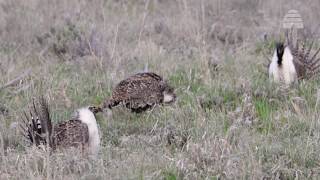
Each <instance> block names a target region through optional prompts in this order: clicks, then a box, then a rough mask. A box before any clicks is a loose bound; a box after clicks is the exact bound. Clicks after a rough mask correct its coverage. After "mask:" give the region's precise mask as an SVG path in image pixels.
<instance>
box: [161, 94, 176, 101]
mask: <svg viewBox="0 0 320 180" xmlns="http://www.w3.org/2000/svg"><path fill="white" fill-rule="evenodd" d="M173 99H174V97H173V96H172V95H171V94H167V93H164V94H163V102H164V103H170V102H172V100H173Z"/></svg>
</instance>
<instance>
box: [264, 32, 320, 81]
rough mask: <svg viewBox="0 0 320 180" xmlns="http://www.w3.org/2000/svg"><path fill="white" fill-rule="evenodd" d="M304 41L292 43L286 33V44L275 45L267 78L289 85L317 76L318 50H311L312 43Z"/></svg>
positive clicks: (318, 65) (319, 59) (290, 37)
mask: <svg viewBox="0 0 320 180" xmlns="http://www.w3.org/2000/svg"><path fill="white" fill-rule="evenodd" d="M307 44H308V42H307V41H306V40H303V41H299V40H297V41H296V42H295V43H294V42H293V38H292V35H291V36H290V35H289V33H287V42H286V44H285V43H277V44H276V49H275V51H274V54H273V57H272V61H271V63H270V65H269V77H270V78H271V79H272V80H274V81H275V82H284V83H285V84H286V85H289V84H291V83H293V82H295V81H297V80H301V79H311V78H313V77H314V76H315V75H318V74H319V67H320V64H319V61H320V58H318V57H317V55H318V54H319V51H320V48H319V49H317V50H314V49H313V44H314V41H312V42H311V43H309V44H308V45H307Z"/></svg>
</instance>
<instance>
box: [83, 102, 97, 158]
mask: <svg viewBox="0 0 320 180" xmlns="http://www.w3.org/2000/svg"><path fill="white" fill-rule="evenodd" d="M78 113H79V120H80V121H81V122H83V123H85V124H87V126H88V130H89V150H90V152H91V153H92V154H97V153H98V152H99V147H100V136H99V129H98V125H97V121H96V118H95V116H94V114H93V113H92V112H91V111H90V110H89V109H88V108H82V109H79V110H78Z"/></svg>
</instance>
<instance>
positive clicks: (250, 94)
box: [0, 0, 320, 180]
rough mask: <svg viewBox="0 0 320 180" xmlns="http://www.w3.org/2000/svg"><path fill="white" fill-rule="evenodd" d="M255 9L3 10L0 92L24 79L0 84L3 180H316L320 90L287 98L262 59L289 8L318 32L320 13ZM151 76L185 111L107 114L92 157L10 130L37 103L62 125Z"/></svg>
mask: <svg viewBox="0 0 320 180" xmlns="http://www.w3.org/2000/svg"><path fill="white" fill-rule="evenodd" d="M249 1H252V2H249ZM249 1H238V0H237V2H236V0H230V1H226V2H224V1H223V2H222V1H218V0H215V1H208V0H202V1H201V2H199V1H193V0H187V1H160V0H154V1H142V0H138V1H135V2H133V1H127V0H122V1H115V0H110V1H102V0H94V1H92V2H91V1H90V2H84V1H83V2H80V1H75V0H70V1H68V2H49V1H48V2H47V1H39V0H31V1H30V2H28V3H24V2H11V1H3V2H1V3H0V9H2V10H3V11H0V29H1V31H0V39H1V45H0V87H2V85H4V84H6V83H7V82H10V81H11V80H13V79H15V78H17V77H19V76H20V77H19V78H18V81H16V82H14V83H11V84H10V85H9V86H8V87H5V88H3V89H1V88H0V179H167V180H175V179H312V178H313V179H318V178H319V177H320V170H319V163H320V158H319V153H320V152H319V150H320V148H319V147H320V143H319V142H320V141H319V137H320V134H319V132H320V124H319V122H318V120H317V119H318V116H319V115H318V111H319V105H318V103H319V93H318V87H319V81H318V79H317V78H315V79H313V80H309V81H301V82H300V83H299V84H297V85H295V86H293V87H291V88H289V89H286V90H285V91H284V90H283V89H282V88H280V87H278V86H277V85H275V84H272V83H269V81H268V76H267V69H266V68H265V67H264V66H263V64H264V63H265V62H266V59H265V57H264V55H263V53H262V52H266V53H267V55H268V56H271V52H272V51H273V48H274V44H275V41H276V40H278V39H279V38H280V37H282V36H283V35H282V32H281V31H280V30H279V24H280V21H281V20H282V17H283V16H284V13H285V12H287V10H289V9H292V8H294V7H292V6H294V5H297V6H298V7H299V8H298V10H299V11H300V13H301V14H302V16H303V17H306V18H304V20H305V27H306V31H308V30H310V31H313V30H315V29H316V25H315V23H314V22H317V17H319V12H320V11H319V9H320V4H319V3H318V2H315V1H312V2H311V1H310V2H308V3H309V4H310V5H309V4H307V3H306V4H301V2H299V1H295V3H293V4H292V3H288V2H291V1H289V0H284V1H282V5H281V6H279V7H278V6H277V8H275V6H274V4H278V2H276V1H275V0H270V1H268V2H262V1H254V2H253V0H249ZM248 3H249V4H248ZM310 7H313V8H311V9H310ZM248 14H250V15H252V16H248ZM220 26H222V27H223V28H222V29H219V27H220ZM318 33H319V32H316V34H318ZM264 35H266V38H265V39H264V37H261V36H264ZM145 67H148V69H149V70H150V71H153V72H156V73H158V74H160V75H162V76H163V77H164V78H165V79H166V80H167V81H168V82H169V84H171V85H172V86H173V87H175V89H176V93H177V96H178V99H177V102H176V103H175V104H173V105H171V106H159V107H156V108H155V109H153V110H152V111H149V112H146V113H143V114H133V113H131V112H130V111H127V110H124V109H121V108H115V109H114V110H113V111H112V115H111V116H110V115H106V114H99V115H98V116H97V121H98V123H99V126H100V130H101V136H102V145H101V151H100V153H99V155H98V156H97V157H87V156H85V155H83V154H81V153H80V152H79V151H78V150H76V149H68V150H65V151H61V152H60V151H59V152H55V153H52V154H49V153H48V152H46V151H43V150H41V149H39V148H35V147H30V146H29V145H28V143H26V142H25V141H24V140H23V138H22V137H21V135H20V134H19V129H18V127H16V126H15V124H16V123H17V122H20V118H21V113H22V111H23V110H25V109H26V108H27V105H28V104H29V103H30V101H31V99H32V98H33V97H36V96H38V95H41V94H43V95H45V96H46V97H48V99H49V103H50V108H51V111H52V118H53V120H54V122H59V121H64V120H67V119H68V118H70V116H71V114H72V113H73V112H74V111H75V110H76V109H77V108H80V107H83V106H88V105H92V104H101V103H102V102H103V101H104V100H105V99H106V98H108V97H109V96H110V95H111V92H112V88H113V87H114V86H115V85H116V84H117V83H118V82H120V81H121V80H122V79H124V78H126V77H127V76H129V75H132V74H134V73H137V72H141V71H142V70H143V69H144V68H145ZM23 72H29V73H27V74H26V75H25V76H21V74H23Z"/></svg>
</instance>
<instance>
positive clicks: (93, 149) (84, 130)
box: [21, 97, 101, 154]
mask: <svg viewBox="0 0 320 180" xmlns="http://www.w3.org/2000/svg"><path fill="white" fill-rule="evenodd" d="M98 112H101V108H97V107H94V106H89V107H85V108H81V109H78V110H77V111H76V113H75V116H74V118H72V119H71V120H69V121H65V122H61V123H58V124H55V125H52V121H51V117H50V111H49V107H48V103H47V101H46V100H45V99H44V98H43V97H41V98H39V99H38V102H35V100H33V103H32V107H30V108H29V115H28V114H27V113H26V112H24V118H22V120H23V124H24V125H22V126H21V128H22V130H23V135H24V136H25V137H26V138H27V140H29V141H30V142H31V143H32V144H34V145H36V146H39V145H41V144H43V145H49V147H51V148H52V149H53V150H55V149H61V148H68V147H77V148H82V150H89V153H91V154H96V153H97V152H98V150H99V146H100V137H99V132H98V125H97V122H96V118H95V114H96V113H98Z"/></svg>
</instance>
